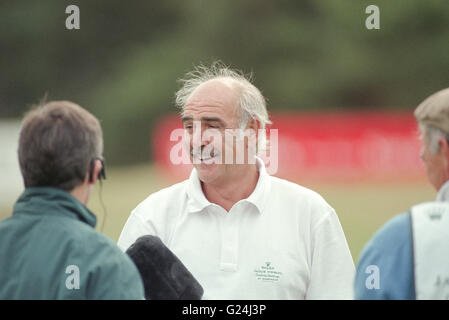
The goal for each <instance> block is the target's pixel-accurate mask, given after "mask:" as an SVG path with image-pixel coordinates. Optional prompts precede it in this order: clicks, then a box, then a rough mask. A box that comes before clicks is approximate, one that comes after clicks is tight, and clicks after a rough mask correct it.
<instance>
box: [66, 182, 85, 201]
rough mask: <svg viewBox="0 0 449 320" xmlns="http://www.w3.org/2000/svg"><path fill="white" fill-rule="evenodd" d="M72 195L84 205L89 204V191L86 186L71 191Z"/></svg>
mask: <svg viewBox="0 0 449 320" xmlns="http://www.w3.org/2000/svg"><path fill="white" fill-rule="evenodd" d="M70 194H71V195H72V196H73V197H74V198H75V199H77V200H78V201H79V202H81V203H82V204H84V205H86V204H87V201H88V199H89V191H88V186H87V185H86V184H82V185H79V186H77V187H75V188H74V189H72V190H71V191H70Z"/></svg>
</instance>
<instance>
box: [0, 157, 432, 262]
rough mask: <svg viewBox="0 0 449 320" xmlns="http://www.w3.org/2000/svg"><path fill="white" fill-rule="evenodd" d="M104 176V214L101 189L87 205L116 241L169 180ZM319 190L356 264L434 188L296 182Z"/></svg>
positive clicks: (145, 173)
mask: <svg viewBox="0 0 449 320" xmlns="http://www.w3.org/2000/svg"><path fill="white" fill-rule="evenodd" d="M107 174H108V179H107V180H106V181H105V183H104V184H103V187H102V191H101V194H102V198H103V202H104V204H105V207H106V212H107V218H106V220H104V211H103V208H102V206H101V201H100V196H99V194H100V192H99V191H100V188H99V186H97V188H96V190H95V191H94V193H93V194H92V196H91V200H90V202H89V205H88V206H89V208H90V209H91V210H93V212H95V213H96V214H97V217H98V224H97V229H99V230H100V229H101V225H102V222H103V221H104V229H103V231H102V232H103V233H104V234H105V235H107V236H108V237H110V238H111V239H113V240H114V241H116V240H117V239H118V237H119V235H120V232H121V230H122V227H123V225H124V224H125V222H126V219H127V218H128V216H129V214H130V212H131V210H132V209H133V208H134V207H135V206H136V205H137V204H138V203H139V202H140V201H142V200H143V199H145V198H146V197H147V196H148V195H149V194H151V193H152V192H155V191H157V190H159V189H160V188H163V187H166V186H168V185H171V184H173V183H174V182H175V181H173V180H169V179H167V178H165V177H164V176H162V175H161V174H160V173H158V172H157V171H156V170H155V168H154V167H152V166H150V165H147V166H143V165H142V166H134V167H118V168H108V172H107ZM297 183H299V184H301V185H303V186H306V187H308V188H311V189H313V190H315V191H317V192H318V193H320V194H321V195H322V196H323V197H324V198H325V199H326V200H327V202H328V203H329V204H330V205H331V206H332V207H334V209H335V210H336V212H337V214H338V216H339V218H340V222H341V224H342V226H343V229H344V231H345V234H346V238H347V240H348V243H349V246H350V249H351V252H352V255H353V258H354V262H357V261H358V258H359V254H360V252H361V250H362V249H363V246H364V245H365V243H366V242H367V241H368V240H369V239H370V238H371V236H372V235H373V233H374V232H375V231H376V230H377V229H378V228H379V227H380V226H382V225H383V224H384V223H385V222H386V221H387V220H388V219H390V218H391V217H392V216H394V215H396V214H398V213H400V212H403V211H406V210H408V208H409V207H410V206H412V205H413V204H415V203H418V202H422V201H427V200H432V199H434V198H435V191H434V190H433V189H432V188H431V186H430V184H429V183H428V182H427V181H425V180H422V181H414V182H408V183H404V182H401V183H391V182H390V183H379V182H377V183H368V182H363V183H355V182H352V183H350V184H342V183H335V182H333V183H322V182H316V181H315V182H313V181H301V182H300V181H297ZM10 214H11V208H0V219H3V218H6V217H7V216H9V215H10Z"/></svg>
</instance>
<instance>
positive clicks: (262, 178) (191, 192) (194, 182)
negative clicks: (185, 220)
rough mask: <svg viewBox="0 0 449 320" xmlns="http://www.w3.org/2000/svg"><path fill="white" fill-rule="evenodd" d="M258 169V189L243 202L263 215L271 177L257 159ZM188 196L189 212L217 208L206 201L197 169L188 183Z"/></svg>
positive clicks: (262, 163) (261, 162)
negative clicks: (210, 207) (250, 204)
mask: <svg viewBox="0 0 449 320" xmlns="http://www.w3.org/2000/svg"><path fill="white" fill-rule="evenodd" d="M256 167H257V170H258V171H259V179H258V181H257V184H256V187H255V189H254V191H253V192H252V193H251V195H250V196H249V197H248V198H246V199H243V200H241V201H246V202H249V203H252V204H253V205H254V206H255V207H256V208H257V209H258V211H259V213H262V212H263V208H264V206H265V203H266V200H267V198H268V197H267V195H268V194H269V190H270V176H269V174H268V173H267V171H266V169H265V164H264V162H263V160H262V159H260V158H258V157H256ZM187 195H188V197H189V212H200V211H203V210H204V209H205V208H206V207H208V206H216V204H214V203H211V202H210V201H209V200H207V199H206V196H205V195H204V193H203V189H202V187H201V182H200V179H199V177H198V172H197V170H196V169H195V168H193V169H192V172H191V173H190V177H189V179H188V182H187Z"/></svg>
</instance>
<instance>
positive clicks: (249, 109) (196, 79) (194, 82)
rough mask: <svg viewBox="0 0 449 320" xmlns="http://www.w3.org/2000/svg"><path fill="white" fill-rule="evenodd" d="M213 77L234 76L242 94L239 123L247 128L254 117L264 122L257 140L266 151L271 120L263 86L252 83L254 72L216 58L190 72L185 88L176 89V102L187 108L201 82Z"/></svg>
mask: <svg viewBox="0 0 449 320" xmlns="http://www.w3.org/2000/svg"><path fill="white" fill-rule="evenodd" d="M213 79H231V80H233V83H234V84H235V86H236V88H237V89H238V90H239V91H240V92H239V93H240V97H239V106H238V107H239V110H238V112H239V113H238V116H239V121H238V122H239V127H240V129H245V128H246V126H247V125H248V123H249V121H250V120H251V119H256V120H258V121H259V123H260V129H262V130H261V131H260V134H259V137H258V141H257V152H258V153H260V152H262V151H265V150H266V148H267V139H266V133H265V128H266V125H267V124H271V121H270V119H269V117H268V112H267V107H266V101H265V98H264V97H263V95H262V93H261V92H260V90H259V89H257V88H256V87H255V86H254V85H253V84H252V83H251V80H252V76H251V75H248V76H245V75H244V74H243V73H242V72H240V71H237V70H233V69H231V68H230V67H228V66H226V65H225V64H223V63H222V62H219V61H216V62H214V63H212V65H211V66H210V67H206V66H204V65H199V66H197V67H195V68H194V70H193V71H191V72H189V73H187V74H186V75H185V77H184V78H183V79H180V80H179V82H181V83H182V87H181V89H179V90H178V91H177V92H176V105H177V106H178V107H180V108H181V110H182V111H184V107H185V105H186V102H187V100H188V99H189V97H190V96H191V95H192V93H193V92H194V91H195V89H196V88H198V87H199V86H200V85H201V84H203V83H205V82H207V81H209V80H213Z"/></svg>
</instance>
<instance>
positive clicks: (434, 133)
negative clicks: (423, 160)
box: [419, 123, 449, 154]
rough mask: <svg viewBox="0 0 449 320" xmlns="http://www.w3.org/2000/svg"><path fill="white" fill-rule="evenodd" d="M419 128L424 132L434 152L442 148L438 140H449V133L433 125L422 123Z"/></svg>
mask: <svg viewBox="0 0 449 320" xmlns="http://www.w3.org/2000/svg"><path fill="white" fill-rule="evenodd" d="M419 129H420V131H421V133H422V134H423V138H425V139H426V143H427V145H428V147H429V151H430V152H431V153H433V154H435V153H438V152H439V150H440V147H439V144H438V140H439V139H440V138H444V139H446V140H447V141H448V142H449V134H447V133H446V132H444V131H443V130H441V129H440V128H437V127H435V126H433V125H429V124H424V123H420V124H419Z"/></svg>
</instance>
